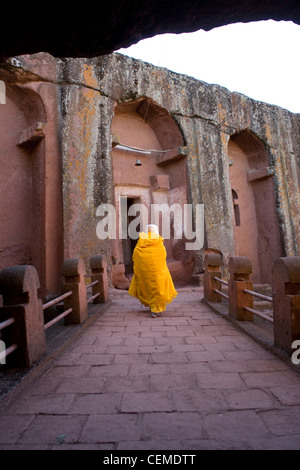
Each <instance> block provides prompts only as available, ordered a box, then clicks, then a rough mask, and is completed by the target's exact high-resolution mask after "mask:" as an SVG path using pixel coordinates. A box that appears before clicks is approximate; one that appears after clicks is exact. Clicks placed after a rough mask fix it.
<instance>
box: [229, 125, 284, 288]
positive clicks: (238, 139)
mask: <svg viewBox="0 0 300 470" xmlns="http://www.w3.org/2000/svg"><path fill="white" fill-rule="evenodd" d="M228 156H229V157H230V161H231V163H232V164H231V166H230V169H229V174H230V182H231V189H232V202H233V214H234V217H233V220H234V227H233V229H234V245H235V247H234V250H235V255H236V256H248V257H249V258H250V259H251V262H252V271H253V274H252V280H253V282H255V283H268V284H271V274H272V266H273V262H274V261H275V259H276V258H278V257H280V256H281V248H280V230H279V223H278V219H277V213H276V206H275V188H274V180H273V169H272V165H271V163H270V159H269V155H268V152H267V151H266V148H265V146H264V145H263V143H262V142H261V141H260V140H259V139H258V138H257V137H256V136H255V135H254V134H252V133H251V132H249V131H247V130H246V131H243V132H240V133H238V134H235V135H233V136H232V137H231V138H230V140H229V143H228Z"/></svg>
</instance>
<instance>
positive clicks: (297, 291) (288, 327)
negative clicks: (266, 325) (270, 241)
mask: <svg viewBox="0 0 300 470" xmlns="http://www.w3.org/2000/svg"><path fill="white" fill-rule="evenodd" d="M272 278H273V286H274V287H273V289H274V291H273V322H274V323H273V324H274V344H275V345H277V346H279V347H280V348H282V349H283V350H284V351H286V352H288V353H291V352H292V343H293V341H295V340H300V256H291V257H287V258H278V259H277V260H276V261H275V262H274V264H273V270H272Z"/></svg>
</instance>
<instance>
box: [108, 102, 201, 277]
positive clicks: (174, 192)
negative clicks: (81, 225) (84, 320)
mask: <svg viewBox="0 0 300 470" xmlns="http://www.w3.org/2000/svg"><path fill="white" fill-rule="evenodd" d="M111 131H112V135H113V150H112V161H113V176H114V197H115V207H116V214H117V220H118V219H119V216H120V217H121V218H122V217H123V219H122V220H123V221H124V219H126V220H127V224H129V223H130V216H131V217H132V216H134V215H137V216H138V215H140V212H139V213H136V214H135V213H134V212H131V213H127V214H125V215H124V211H128V209H130V207H131V208H133V207H134V204H140V205H141V206H142V211H143V218H141V220H143V221H144V223H143V224H140V225H143V226H144V227H145V225H146V224H147V223H150V222H151V221H152V223H153V220H151V210H153V207H154V206H155V205H156V206H155V207H157V206H160V208H161V209H162V212H161V213H160V216H159V218H158V219H157V221H156V222H158V224H159V225H160V233H161V234H162V235H163V236H164V238H165V246H166V250H167V261H168V265H169V269H170V271H171V274H172V276H173V280H174V282H175V283H177V284H181V283H186V282H188V279H189V278H190V276H191V275H192V272H193V266H191V263H187V262H186V260H187V258H188V257H187V254H186V252H185V250H184V247H183V244H182V240H176V239H174V236H173V234H174V227H173V225H174V213H173V212H172V211H171V212H169V213H168V214H167V213H166V212H164V210H165V209H166V208H171V207H172V205H173V204H178V205H179V206H181V207H183V205H184V204H187V203H188V196H187V169H186V159H185V156H186V154H185V153H184V150H183V149H184V147H183V138H182V135H181V132H180V130H179V128H178V126H177V125H176V123H175V121H174V120H173V118H172V117H171V116H170V114H169V113H168V111H167V110H165V109H163V108H162V107H160V106H158V105H157V104H156V103H155V102H154V101H153V100H151V99H149V98H140V99H138V100H136V101H132V102H129V103H121V104H119V105H116V107H115V114H114V117H113V120H112V126H111ZM137 161H138V163H140V164H137ZM166 221H167V222H166ZM165 223H166V224H167V225H168V228H169V233H170V236H165V233H164V228H165V226H164V224H165ZM139 228H142V227H138V229H139ZM134 246H135V241H134V240H129V239H128V238H126V239H124V238H121V236H120V231H119V232H118V227H117V240H116V243H115V245H114V258H115V259H116V260H117V262H118V263H119V264H124V266H125V272H126V274H130V271H131V272H132V263H131V262H130V260H131V256H132V251H133V249H134Z"/></svg>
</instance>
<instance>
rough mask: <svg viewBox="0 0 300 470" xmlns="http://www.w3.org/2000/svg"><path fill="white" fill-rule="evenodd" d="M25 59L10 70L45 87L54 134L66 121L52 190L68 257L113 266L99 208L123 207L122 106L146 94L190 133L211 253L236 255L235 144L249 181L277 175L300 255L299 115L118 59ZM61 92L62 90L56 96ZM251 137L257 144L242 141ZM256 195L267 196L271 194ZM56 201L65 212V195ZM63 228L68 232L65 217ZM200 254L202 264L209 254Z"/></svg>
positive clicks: (193, 199) (191, 180)
mask: <svg viewBox="0 0 300 470" xmlns="http://www.w3.org/2000/svg"><path fill="white" fill-rule="evenodd" d="M17 59H18V60H19V67H17V68H15V67H12V66H9V73H10V74H11V76H14V77H15V80H16V81H18V80H19V81H21V80H22V86H26V87H30V86H33V84H34V89H35V91H36V92H38V90H39V87H40V88H41V89H42V90H43V96H42V99H43V102H44V106H45V109H46V110H47V126H51V122H52V129H53V123H55V122H56V121H55V120H56V119H57V122H58V124H57V127H56V133H53V132H52V131H51V135H49V136H48V137H47V134H46V141H45V144H46V157H45V158H46V161H49V162H51V164H52V165H53V164H54V163H55V162H56V163H55V164H56V165H61V174H62V183H61V181H60V178H59V176H58V175H57V176H56V181H55V182H54V181H52V183H51V185H52V186H51V187H52V188H54V187H55V190H56V191H57V193H58V194H60V193H62V205H63V233H64V256H65V257H75V256H76V257H77V256H83V257H84V258H85V259H86V260H88V259H89V258H90V256H91V255H94V254H99V253H102V254H105V255H106V256H107V259H108V262H109V265H110V263H111V255H112V242H111V241H110V240H99V238H98V237H97V234H96V226H97V222H98V220H99V217H98V216H97V214H96V211H97V207H98V206H99V205H100V204H103V203H112V204H113V203H114V191H113V165H112V145H113V137H112V132H111V124H112V120H113V117H114V109H115V107H116V105H121V104H122V103H132V102H134V101H136V100H139V99H141V98H149V99H150V100H151V102H152V103H154V104H156V106H157V109H160V108H161V109H164V110H166V111H167V113H168V115H169V116H170V119H172V120H174V122H175V123H176V128H178V129H179V131H180V133H181V136H182V142H183V144H184V146H185V148H186V153H187V157H186V166H187V180H188V181H187V184H188V200H189V202H190V203H192V204H193V205H196V204H204V208H205V245H204V247H203V250H205V249H206V248H209V249H215V250H221V252H222V253H223V254H224V262H225V263H227V260H228V258H229V256H231V255H232V254H234V251H235V247H234V207H233V200H232V188H231V182H230V171H229V169H230V164H231V163H232V161H231V160H232V159H231V157H230V155H229V154H228V144H229V141H230V139H232V141H233V142H234V143H235V145H238V146H239V147H240V148H242V150H243V152H244V153H245V154H246V155H247V158H248V161H249V162H251V164H250V170H251V171H252V173H251V174H250V176H249V178H250V180H251V178H252V180H253V181H258V180H260V178H263V177H264V175H265V176H266V174H268V175H269V173H268V172H271V176H268V178H269V180H270V184H268V186H267V187H268V190H267V191H268V197H269V196H270V193H271V196H270V197H271V199H272V201H273V203H272V207H271V205H270V210H272V211H275V217H274V220H276V221H277V229H278V234H279V250H280V254H281V255H282V256H285V255H296V254H299V247H300V220H299V202H300V201H299V197H300V196H299V156H300V116H299V115H298V114H293V113H291V112H289V111H287V110H285V109H282V108H279V107H277V106H272V105H268V104H265V103H261V102H257V101H254V100H252V99H250V98H248V97H246V96H244V95H241V94H238V93H231V92H229V91H228V90H227V89H225V88H222V87H220V86H218V85H209V84H207V83H204V82H202V81H199V80H196V79H193V78H191V77H188V76H185V75H179V74H176V73H173V72H170V71H168V70H167V69H164V68H159V67H154V66H152V65H150V64H147V63H145V62H142V61H138V60H134V59H131V58H129V57H126V56H123V55H120V54H117V53H114V54H110V55H104V56H101V57H98V58H93V59H72V58H68V59H54V58H53V57H52V56H49V55H48V54H44V53H41V54H36V55H32V56H20V57H18V58H17ZM6 67H7V66H6ZM53 88H55V93H52V92H51V93H50V92H49V93H48V94H47V92H46V90H53ZM49 120H50V121H49ZM49 128H50V127H49ZM246 134H247V135H249V136H251V138H250V139H245V138H242V137H240V136H245V135H246ZM50 139H51V140H50ZM170 145H171V144H170ZM53 148H55V149H56V151H55V152H53V151H52V150H51V149H53ZM262 149H263V160H262V158H261V157H260V155H261V154H262ZM262 161H263V165H262V163H261V162H262ZM297 162H298V163H297ZM149 176H151V175H149ZM248 181H249V180H248ZM249 184H252V183H251V182H249ZM233 189H234V188H233ZM257 194H258V198H263V197H264V193H263V191H262V192H258V193H257ZM49 197H50V196H49ZM57 204H58V206H57V209H58V213H60V212H59V211H60V210H61V208H60V207H59V198H58V199H57ZM260 207H261V206H260ZM46 216H47V214H46ZM52 219H53V215H52ZM261 219H262V217H261V215H260V220H261ZM261 223H262V222H261ZM262 225H263V223H262ZM46 227H47V223H46ZM46 230H47V229H46ZM57 230H58V233H61V232H60V231H61V227H59V220H58V225H57ZM262 230H263V229H262ZM57 243H59V237H58V241H57ZM52 246H54V245H52ZM203 250H202V251H203ZM277 254H278V253H276V256H277ZM199 255H200V262H199V263H198V264H199V265H200V266H201V256H202V252H201V253H199ZM87 270H88V266H87Z"/></svg>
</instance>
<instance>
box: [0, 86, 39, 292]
mask: <svg viewBox="0 0 300 470" xmlns="http://www.w3.org/2000/svg"><path fill="white" fill-rule="evenodd" d="M45 123H46V113H45V109H44V106H43V103H42V100H41V98H40V96H39V95H38V94H37V93H35V92H34V91H33V90H30V89H27V88H23V87H20V86H17V85H15V84H11V83H8V84H7V86H6V104H4V105H1V106H0V142H1V145H0V167H1V172H0V201H1V203H0V220H1V230H0V269H3V268H5V267H7V266H11V265H19V264H33V265H34V266H35V267H36V268H37V270H38V272H39V277H40V282H41V285H43V277H44V271H45V266H44V251H43V250H44V217H45V214H44V207H43V188H44V178H43V175H44V153H45V150H44V131H43V128H44V124H45Z"/></svg>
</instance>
